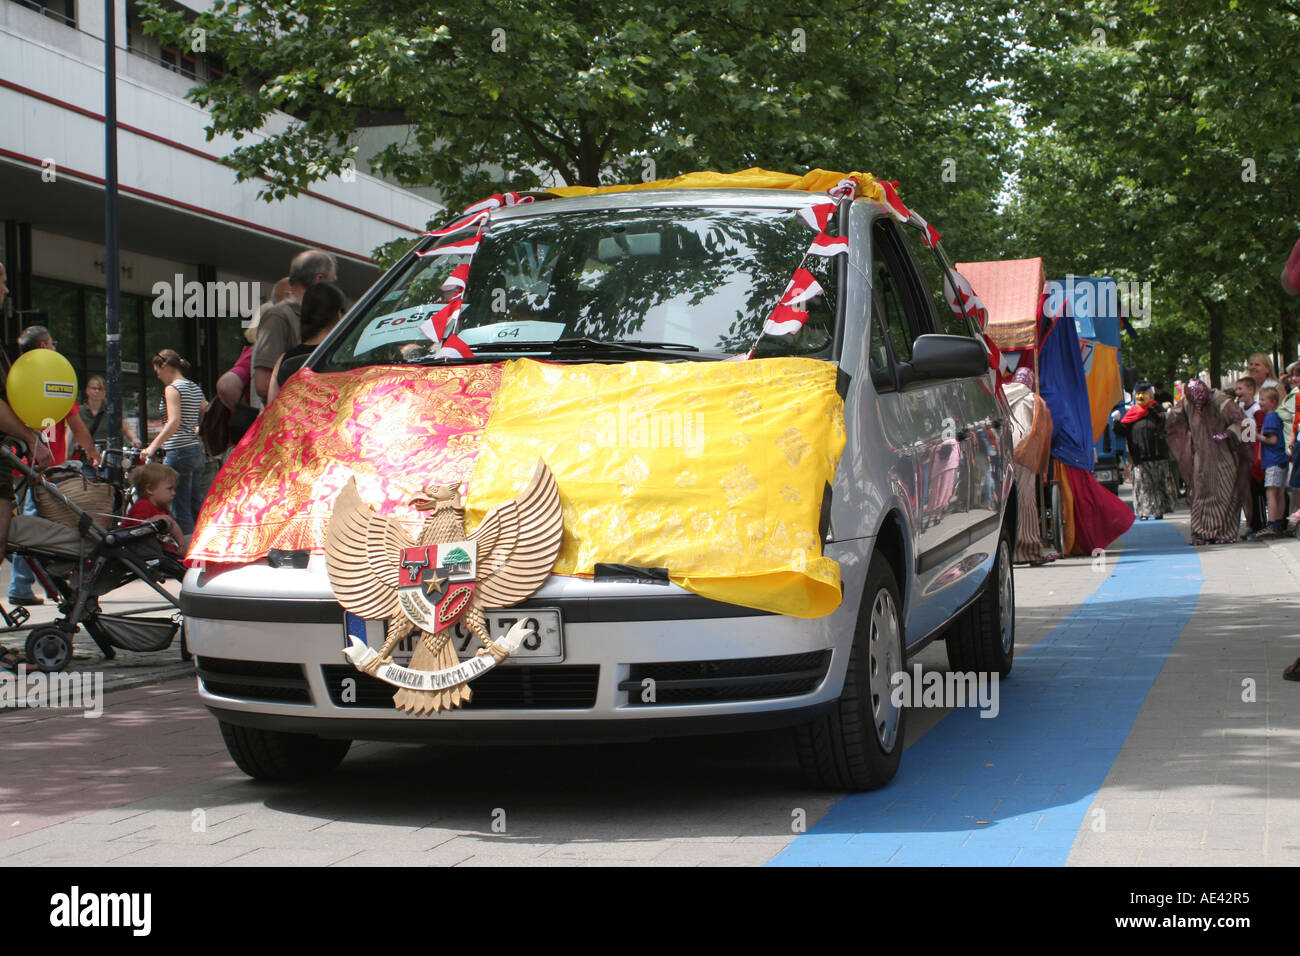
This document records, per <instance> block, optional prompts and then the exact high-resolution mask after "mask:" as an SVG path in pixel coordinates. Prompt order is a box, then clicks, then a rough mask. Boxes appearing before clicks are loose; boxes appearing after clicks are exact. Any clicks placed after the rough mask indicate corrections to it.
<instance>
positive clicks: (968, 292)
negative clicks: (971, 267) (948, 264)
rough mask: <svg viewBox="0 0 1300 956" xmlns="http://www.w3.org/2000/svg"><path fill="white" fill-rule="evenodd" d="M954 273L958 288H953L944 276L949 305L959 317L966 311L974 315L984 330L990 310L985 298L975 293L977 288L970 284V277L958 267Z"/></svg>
mask: <svg viewBox="0 0 1300 956" xmlns="http://www.w3.org/2000/svg"><path fill="white" fill-rule="evenodd" d="M952 274H953V275H954V276H955V277H956V280H957V288H956V289H953V287H952V283H951V282H949V281H948V277H947V276H944V278H943V295H944V298H945V299H947V300H948V307H949V308H950V309H952V311H953V314H954V315H956V316H957V317H958V318H960V317H962V316H963V315H965V314H966V313H969V314H971V315H973V316H974V317H975V321H976V322H977V323H978V324H979V327H980V331H981V332H983V331H984V328H985V326H987V325H988V324H989V310H988V309H986V308H985V307H984V302H983V300H982V299H980V297H979V296H978V295H976V294H975V288H974V286H972V285H971V284H970V280H969V279H967V278H966V277H965V276H964V275H962V274H961V273H960V272H958V271H957V270H956V269H953V270H952Z"/></svg>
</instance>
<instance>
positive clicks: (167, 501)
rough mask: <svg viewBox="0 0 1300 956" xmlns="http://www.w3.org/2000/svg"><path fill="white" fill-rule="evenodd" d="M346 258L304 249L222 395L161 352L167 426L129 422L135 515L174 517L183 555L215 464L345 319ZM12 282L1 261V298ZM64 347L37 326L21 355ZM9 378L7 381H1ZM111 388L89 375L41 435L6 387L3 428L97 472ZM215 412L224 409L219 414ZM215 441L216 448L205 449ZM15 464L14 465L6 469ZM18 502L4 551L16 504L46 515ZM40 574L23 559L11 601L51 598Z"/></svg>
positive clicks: (1, 520) (43, 456) (55, 460)
mask: <svg viewBox="0 0 1300 956" xmlns="http://www.w3.org/2000/svg"><path fill="white" fill-rule="evenodd" d="M337 279H338V265H337V262H336V261H335V259H334V257H333V256H332V255H330V254H329V253H328V252H323V251H321V250H318V249H306V250H303V251H302V252H300V253H298V254H297V255H296V256H294V258H293V260H292V261H291V262H290V265H289V274H288V275H287V276H285V277H284V278H283V279H281V280H279V281H278V282H276V283H275V285H274V286H273V291H272V298H271V301H270V302H268V303H266V304H265V305H264V306H263V307H262V308H261V309H260V310H259V312H258V314H257V315H256V316H255V317H254V320H253V321H252V322H251V323H250V326H249V328H248V330H247V332H246V338H247V343H248V344H247V345H246V346H245V347H244V348H243V350H242V352H241V354H240V356H239V358H238V360H236V362H235V364H234V366H232V367H231V368H230V369H229V370H228V371H226V372H225V373H224V374H223V375H222V376H221V377H220V378H219V379H218V381H217V388H216V396H215V400H214V402H213V403H209V402H208V400H207V397H206V396H205V395H204V392H203V389H202V387H201V386H200V385H199V384H198V383H197V382H195V381H193V380H191V379H190V378H189V377H188V375H189V372H190V368H191V367H190V363H189V362H188V361H187V360H186V359H185V358H183V357H182V356H181V355H180V354H179V353H178V352H176V351H175V350H174V349H170V348H164V349H160V350H159V351H158V352H157V353H156V354H155V355H154V356H153V358H152V365H153V370H154V374H155V375H156V376H157V378H158V380H159V381H160V382H161V383H162V385H163V398H162V402H161V404H160V407H159V409H158V411H159V414H160V417H161V420H162V427H161V428H160V429H159V431H158V433H157V434H156V435H154V436H152V438H149V440H148V441H147V443H143V447H141V445H142V442H141V441H140V440H139V439H138V438H137V437H136V435H135V433H134V432H133V431H132V430H131V427H130V425H129V424H128V423H127V422H126V421H125V420H124V421H123V423H122V437H123V439H124V442H125V447H127V448H131V449H133V452H132V455H131V464H133V465H135V467H133V469H132V470H131V472H130V475H129V480H130V481H131V483H132V485H133V486H134V488H135V492H136V501H135V504H134V505H133V506H132V508H131V510H130V511H129V512H128V515H127V517H128V518H132V519H138V520H142V521H143V520H149V519H151V518H157V517H164V518H166V519H167V521H168V523H169V524H170V526H171V536H170V537H171V541H170V542H169V543H168V550H169V551H172V552H173V553H176V554H180V553H183V552H184V550H185V547H186V546H187V545H188V542H189V538H190V536H191V535H192V534H193V532H194V526H195V523H196V522H197V519H198V516H199V511H200V509H201V507H202V503H203V498H204V495H205V494H206V492H207V486H208V483H209V481H208V480H207V478H208V475H209V464H210V463H211V460H212V458H213V457H217V458H222V457H224V454H223V453H228V451H229V449H230V447H231V446H233V444H234V443H235V442H237V441H238V439H239V437H240V436H241V435H242V433H243V431H245V430H246V429H247V428H248V427H249V426H250V425H251V424H252V422H253V421H255V420H256V416H257V415H258V414H259V413H260V412H261V410H262V409H264V408H265V407H266V406H267V405H268V404H269V403H270V402H273V401H274V400H275V398H276V395H277V393H278V391H279V389H280V388H281V387H282V386H283V385H284V383H285V382H286V381H287V380H288V378H289V377H290V376H291V375H292V374H293V373H294V372H296V371H297V370H298V369H300V368H301V367H302V365H303V363H304V362H305V361H306V359H307V357H308V356H309V355H310V354H311V353H312V351H313V350H314V349H315V347H316V345H318V344H319V343H320V342H321V341H323V340H324V338H325V337H326V336H327V335H328V334H329V332H330V331H331V330H332V329H333V328H334V327H335V326H336V325H337V324H338V323H339V321H340V320H341V319H342V318H343V315H344V313H345V312H346V311H347V308H348V301H347V298H346V296H345V295H344V294H343V292H342V290H341V289H340V288H339V287H338V285H337V284H336V282H337ZM7 294H8V289H7V286H6V284H5V274H4V267H3V265H0V305H3V303H4V300H5V297H6V296H7ZM41 348H43V349H54V350H57V348H58V343H57V342H55V341H54V339H53V336H52V335H51V334H50V331H49V329H47V328H45V327H44V326H39V325H34V326H29V327H28V328H26V329H24V330H23V332H22V334H21V335H20V336H19V339H18V351H19V354H20V355H21V354H24V353H26V352H29V351H31V350H33V349H41ZM2 385H3V381H2V379H0V386H2ZM106 392H107V385H106V383H105V381H104V378H103V376H100V375H92V376H91V377H90V378H88V379H87V380H86V383H85V389H84V401H83V402H82V403H76V402H74V403H73V406H72V408H71V410H70V411H69V412H68V414H67V415H66V417H64V418H63V419H62V420H61V421H59V422H57V423H55V424H54V425H52V426H50V427H49V428H47V429H45V430H44V431H43V432H41V433H40V434H39V435H38V434H37V433H36V432H35V431H33V430H32V429H30V428H28V427H27V426H26V425H25V424H23V423H22V422H21V421H19V420H18V418H17V416H16V415H14V413H13V411H12V409H11V408H9V406H8V404H7V403H6V401H5V396H4V393H3V389H2V387H0V432H3V433H4V434H6V435H10V436H13V437H15V438H18V439H20V440H21V441H23V442H24V443H25V444H26V445H27V447H28V448H29V449H33V455H34V460H35V461H36V463H37V464H38V465H40V466H42V467H45V466H51V465H57V464H61V463H63V462H64V461H66V460H68V459H69V458H75V459H77V460H80V461H81V463H82V469H83V474H84V475H86V476H87V477H92V476H94V475H95V474H96V471H97V469H98V468H99V467H100V465H101V462H102V458H103V454H104V450H105V448H106V446H107V444H108V437H109V434H108V407H107V403H106ZM218 406H220V407H221V408H222V409H224V412H225V415H223V416H222V417H221V426H222V427H221V429H220V430H219V432H217V433H216V434H219V435H220V438H219V439H216V444H217V446H218V447H216V448H214V447H212V446H213V442H212V441H207V442H205V437H211V436H207V435H205V432H204V429H203V428H202V427H201V424H202V421H203V419H204V416H205V413H207V412H209V410H210V409H211V410H213V411H214V412H215V411H216V410H217V408H218ZM214 417H215V416H214ZM205 444H206V447H205ZM0 470H3V471H7V469H0ZM0 498H3V499H4V500H5V501H6V502H14V491H13V483H12V479H11V478H9V477H8V476H5V477H4V478H3V479H0ZM21 499H22V500H20V501H16V502H14V506H13V507H12V508H11V507H5V506H0V554H3V549H4V546H5V544H6V542H7V540H8V529H9V519H10V516H11V511H13V510H17V512H18V513H19V514H33V515H34V514H36V513H37V501H36V499H35V496H34V495H31V494H23V495H22V496H21ZM35 583H36V579H35V575H34V574H33V573H32V571H31V568H30V567H29V566H28V564H27V562H26V561H25V560H23V558H21V557H15V559H14V562H13V573H12V574H11V576H10V584H9V592H8V599H9V603H10V604H13V605H18V606H34V605H39V604H43V603H45V601H44V598H42V597H40V596H38V595H37V594H36V593H35V592H34V590H33V586H34V584H35Z"/></svg>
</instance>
